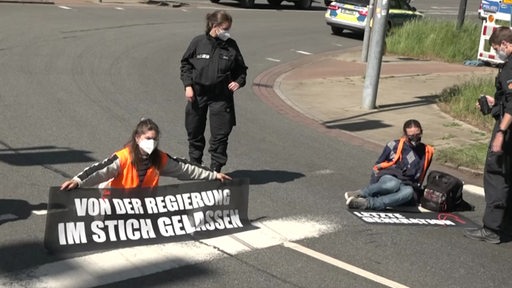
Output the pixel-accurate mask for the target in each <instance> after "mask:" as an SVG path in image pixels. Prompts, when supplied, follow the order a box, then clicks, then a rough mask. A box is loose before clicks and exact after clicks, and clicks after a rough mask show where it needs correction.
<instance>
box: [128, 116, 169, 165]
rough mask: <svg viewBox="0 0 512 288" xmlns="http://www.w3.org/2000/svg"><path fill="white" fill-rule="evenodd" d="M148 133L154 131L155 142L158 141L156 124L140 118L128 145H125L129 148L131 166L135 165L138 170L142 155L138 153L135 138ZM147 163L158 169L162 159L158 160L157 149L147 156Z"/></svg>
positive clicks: (158, 132) (158, 134) (158, 131)
mask: <svg viewBox="0 0 512 288" xmlns="http://www.w3.org/2000/svg"><path fill="white" fill-rule="evenodd" d="M148 131H155V133H156V139H155V140H158V138H160V128H158V125H156V123H155V122H154V121H153V120H151V119H149V118H142V119H141V120H140V122H139V124H137V127H135V129H134V130H133V132H132V137H131V138H130V141H128V144H126V146H129V147H130V153H131V154H132V163H133V165H135V167H136V168H137V169H139V167H140V164H141V162H142V153H141V152H140V149H139V145H138V144H137V139H136V138H137V137H138V136H140V135H142V134H144V133H146V132H148ZM149 161H150V163H151V165H152V166H155V167H157V168H160V164H161V162H162V159H161V158H160V153H159V150H158V149H155V150H153V152H151V154H149Z"/></svg>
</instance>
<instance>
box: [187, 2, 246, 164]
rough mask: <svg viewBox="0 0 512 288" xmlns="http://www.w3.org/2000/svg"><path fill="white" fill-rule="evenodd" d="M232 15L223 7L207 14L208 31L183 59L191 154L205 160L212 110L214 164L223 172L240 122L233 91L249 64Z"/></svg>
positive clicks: (194, 160)
mask: <svg viewBox="0 0 512 288" xmlns="http://www.w3.org/2000/svg"><path fill="white" fill-rule="evenodd" d="M232 22H233V20H232V17H231V16H230V15H229V14H228V13H227V12H226V11H223V10H217V11H214V12H213V13H208V14H207V15H206V33H205V34H202V35H199V36H196V37H195V38H194V39H192V41H191V42H190V44H189V46H188V48H187V50H186V51H185V53H184V54H183V57H182V59H181V80H182V82H183V85H184V86H185V97H186V99H187V101H188V102H187V106H186V110H185V128H186V130H187V135H188V143H189V157H190V161H191V162H192V163H195V164H202V163H203V161H202V158H203V150H204V148H205V144H206V141H205V137H204V131H205V128H206V118H207V113H208V110H209V111H210V112H209V113H210V135H211V136H210V137H211V138H210V147H209V149H208V151H209V152H210V154H211V164H210V168H212V169H213V170H214V171H216V172H220V170H221V168H222V166H224V165H226V161H227V159H228V156H227V152H226V151H227V147H228V137H229V134H230V133H231V130H232V128H233V126H235V125H236V119H235V109H234V108H235V107H234V101H233V93H234V92H235V91H236V90H238V89H239V88H240V87H243V86H244V85H245V81H246V80H245V79H246V76H247V66H245V63H244V59H243V57H242V54H241V52H240V49H239V48H238V45H237V43H236V41H235V40H233V39H232V38H231V37H230V34H229V29H230V28H231V24H232Z"/></svg>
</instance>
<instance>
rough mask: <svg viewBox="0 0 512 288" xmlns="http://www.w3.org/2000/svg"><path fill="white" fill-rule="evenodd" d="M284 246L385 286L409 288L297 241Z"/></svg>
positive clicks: (286, 243)
mask: <svg viewBox="0 0 512 288" xmlns="http://www.w3.org/2000/svg"><path fill="white" fill-rule="evenodd" d="M283 246H284V247H287V248H290V249H293V250H295V251H297V252H300V253H302V254H306V255H308V256H311V257H313V258H316V259H318V260H320V261H323V262H325V263H328V264H331V265H334V266H336V267H338V268H341V269H343V270H346V271H349V272H351V273H354V274H357V275H359V276H362V277H364V278H366V279H369V280H372V281H374V282H377V283H379V284H382V285H385V286H388V287H393V288H408V286H405V285H403V284H400V283H398V282H395V281H393V280H389V279H387V278H384V277H381V276H379V275H377V274H373V273H371V272H368V271H366V270H363V269H361V268H358V267H356V266H353V265H350V264H348V263H345V262H343V261H340V260H338V259H335V258H332V257H330V256H327V255H325V254H322V253H319V252H316V251H315V250H311V249H309V248H307V247H304V246H302V245H299V244H297V243H292V242H285V243H283Z"/></svg>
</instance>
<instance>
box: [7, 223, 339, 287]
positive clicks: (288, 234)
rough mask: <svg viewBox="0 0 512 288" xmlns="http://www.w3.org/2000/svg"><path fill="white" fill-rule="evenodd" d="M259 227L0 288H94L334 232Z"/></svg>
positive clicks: (98, 259) (108, 256) (57, 266)
mask: <svg viewBox="0 0 512 288" xmlns="http://www.w3.org/2000/svg"><path fill="white" fill-rule="evenodd" d="M252 225H254V226H256V227H258V229H253V230H249V231H245V232H241V233H236V234H232V235H227V236H221V237H216V238H211V239H206V240H201V241H184V242H177V243H168V244H158V245H147V246H139V247H133V248H126V249H117V250H112V251H107V252H102V253H96V254H92V255H86V256H81V257H76V258H69V259H64V260H61V261H56V262H52V263H48V264H44V265H41V266H37V267H34V268H31V269H27V270H24V271H17V272H16V275H12V274H9V275H5V274H0V287H12V285H11V284H12V279H14V278H15V279H16V285H17V286H16V287H32V288H38V287H51V288H53V287H76V288H79V287H95V286H101V285H105V284H109V283H115V282H119V281H123V280H126V279H130V278H136V277H142V276H145V275H150V274H154V273H158V272H162V271H166V270H170V269H174V268H177V267H182V266H186V265H193V264H198V263H203V262H206V261H212V260H214V259H218V258H223V257H228V255H235V254H238V253H243V252H248V251H251V250H255V249H263V248H267V247H271V246H277V245H281V244H282V243H284V242H289V241H296V240H300V239H304V238H312V237H319V236H320V235H323V234H326V233H331V232H334V231H336V230H337V229H338V226H337V225H336V224H334V223H331V222H329V221H326V220H323V219H311V218H305V217H293V218H285V219H276V220H268V221H262V222H253V223H252Z"/></svg>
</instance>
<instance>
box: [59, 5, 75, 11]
mask: <svg viewBox="0 0 512 288" xmlns="http://www.w3.org/2000/svg"><path fill="white" fill-rule="evenodd" d="M57 7H59V8H61V9H66V10H71V9H72V8H71V7H68V6H62V5H60V6H57Z"/></svg>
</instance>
